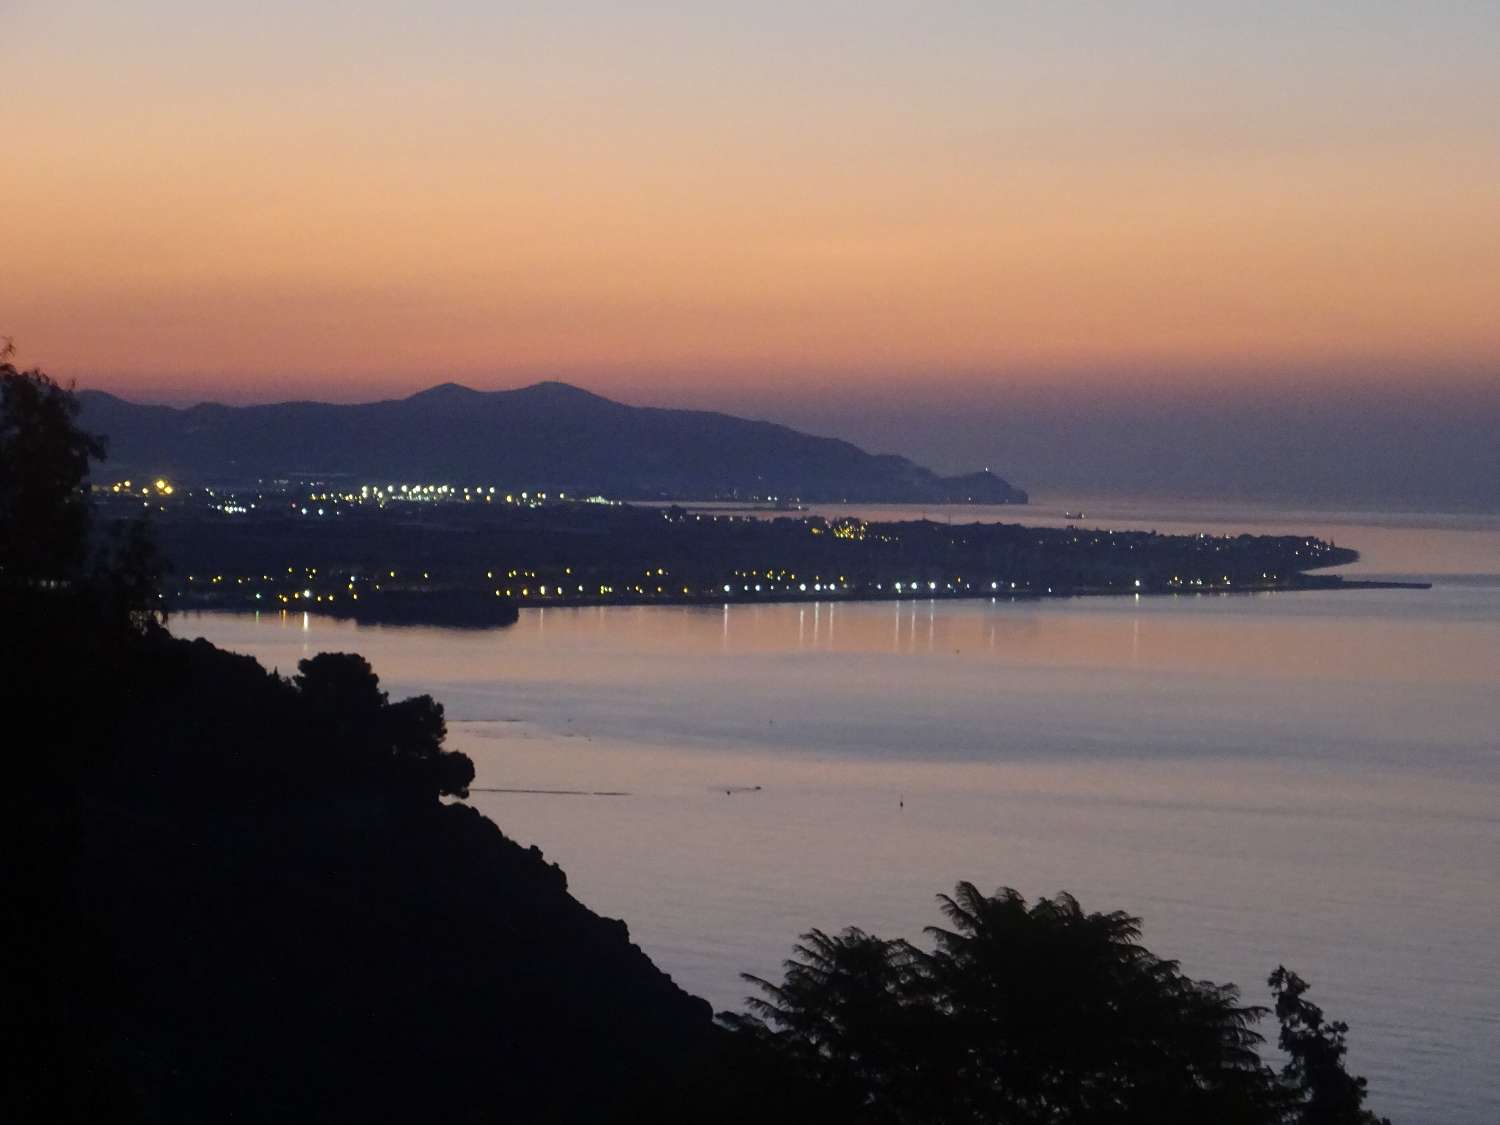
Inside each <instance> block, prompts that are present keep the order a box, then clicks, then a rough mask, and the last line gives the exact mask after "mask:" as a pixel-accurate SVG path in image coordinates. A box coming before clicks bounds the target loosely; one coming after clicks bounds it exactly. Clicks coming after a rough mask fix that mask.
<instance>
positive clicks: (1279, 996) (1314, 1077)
mask: <svg viewBox="0 0 1500 1125" xmlns="http://www.w3.org/2000/svg"><path fill="white" fill-rule="evenodd" d="M1267 983H1268V984H1269V985H1270V986H1271V994H1272V995H1273V996H1275V998H1276V1019H1277V1021H1278V1022H1279V1023H1280V1024H1281V1034H1280V1036H1279V1038H1278V1042H1279V1044H1280V1046H1281V1049H1282V1051H1284V1052H1285V1053H1286V1056H1287V1063H1286V1065H1285V1066H1284V1067H1283V1068H1282V1077H1283V1078H1284V1079H1285V1080H1286V1083H1287V1085H1288V1086H1289V1087H1290V1088H1291V1089H1292V1090H1293V1091H1295V1097H1296V1102H1297V1121H1298V1122H1299V1123H1300V1125H1390V1121H1389V1120H1388V1119H1386V1118H1383V1117H1377V1116H1376V1115H1375V1114H1374V1113H1372V1112H1370V1111H1369V1110H1367V1109H1364V1108H1363V1106H1364V1101H1365V1093H1366V1089H1365V1088H1366V1086H1367V1085H1368V1083H1367V1082H1366V1080H1365V1079H1364V1078H1362V1077H1358V1076H1355V1075H1352V1074H1350V1073H1349V1072H1348V1071H1347V1070H1345V1069H1344V1056H1345V1054H1347V1053H1348V1050H1349V1048H1348V1046H1347V1045H1346V1043H1345V1037H1346V1036H1347V1034H1348V1032H1349V1025H1348V1024H1346V1023H1344V1022H1343V1021H1341V1020H1339V1021H1334V1022H1332V1023H1325V1022H1324V1021H1323V1009H1322V1008H1320V1007H1318V1006H1317V1005H1316V1004H1314V1003H1313V1002H1312V1001H1310V1000H1307V999H1304V996H1305V994H1306V992H1307V988H1308V985H1307V982H1306V981H1305V980H1303V979H1302V978H1301V977H1299V976H1298V975H1297V974H1296V973H1294V972H1292V971H1291V970H1290V969H1288V968H1287V967H1286V966H1285V965H1278V966H1276V971H1275V972H1274V973H1272V974H1271V976H1270V978H1269V980H1268V981H1267Z"/></svg>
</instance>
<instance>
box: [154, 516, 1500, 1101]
mask: <svg viewBox="0 0 1500 1125" xmlns="http://www.w3.org/2000/svg"><path fill="white" fill-rule="evenodd" d="M1067 507H1068V509H1070V510H1072V511H1075V512H1076V511H1080V510H1081V511H1082V512H1083V518H1081V519H1079V520H1077V521H1076V522H1079V523H1081V524H1085V525H1091V526H1103V527H1110V526H1114V527H1147V528H1150V527H1154V528H1156V529H1158V530H1160V531H1163V532H1167V531H1193V532H1196V531H1206V532H1210V533H1230V532H1233V533H1238V532H1240V531H1250V532H1289V533H1299V534H1314V535H1319V536H1322V537H1325V538H1331V539H1333V540H1334V541H1336V542H1337V543H1339V544H1340V545H1344V546H1351V547H1355V548H1357V549H1359V550H1360V551H1361V552H1363V557H1362V559H1361V560H1360V562H1359V563H1357V564H1355V565H1354V566H1352V567H1349V568H1348V572H1349V573H1351V574H1354V575H1358V576H1366V577H1373V576H1385V577H1421V578H1425V579H1429V580H1431V581H1432V582H1433V583H1434V587H1433V588H1432V589H1431V590H1425V591H1415V590H1371V591H1349V592H1309V593H1295V594H1261V595H1232V596H1196V597H1195V596H1190V595H1185V596H1180V597H1161V598H1141V599H1136V598H1087V599H1077V600H1058V601H1043V602H1008V601H996V602H991V601H969V602H929V601H904V602H899V603H890V602H886V603H865V604H848V605H830V604H827V603H822V604H819V603H810V604H806V605H774V606H759V607H755V606H735V607H728V608H723V607H721V608H611V609H603V608H600V609H549V610H540V609H533V610H526V611H523V613H522V616H521V621H520V623H519V625H517V626H515V627H512V628H509V629H504V630H496V631H488V632H457V631H449V630H441V629H422V628H389V627H388V628H369V627H366V628H361V627H356V626H353V625H348V624H339V623H333V622H329V621H327V620H322V619H317V618H313V619H304V618H303V617H301V616H293V617H279V616H269V615H267V616H263V617H260V618H250V617H229V616H218V615H203V616H183V617H180V618H178V619H176V620H175V621H174V622H173V628H174V630H175V631H176V632H178V633H180V634H182V635H184V636H200V635H201V636H206V637H208V638H209V639H210V640H212V641H214V642H215V643H217V644H220V645H223V646H225V647H228V648H232V649H237V650H240V651H243V652H249V653H252V654H254V655H255V656H257V657H259V658H260V659H261V661H262V662H263V663H265V664H266V665H267V666H274V667H279V668H280V670H281V671H282V672H284V673H289V672H291V671H293V670H294V668H295V665H296V662H297V661H298V660H299V659H300V658H302V657H303V656H307V655H310V654H313V653H316V652H319V651H324V650H357V651H359V652H362V653H364V654H365V655H366V656H367V657H368V658H369V659H370V660H371V662H372V663H373V664H374V666H375V668H376V670H377V671H378V672H379V673H380V675H381V677H382V678H383V680H384V681H385V685H386V687H388V688H389V689H390V690H391V691H392V693H393V694H395V695H397V696H400V695H405V694H411V693H415V692H431V693H432V694H433V695H435V696H436V697H438V698H439V699H440V700H442V701H443V702H444V703H445V704H446V706H447V709H448V716H449V721H450V728H449V729H450V732H451V733H450V744H451V745H452V746H454V747H455V748H457V749H460V750H463V751H464V752H466V753H468V754H469V755H471V756H472V757H473V759H474V761H475V763H476V765H477V767H478V773H479V778H478V781H477V783H476V784H477V785H478V786H480V787H484V788H485V789H488V790H499V791H491V792H476V793H475V795H474V797H473V802H474V803H475V804H476V805H477V806H478V807H479V808H480V809H482V810H483V811H484V812H485V813H487V814H488V815H489V816H491V817H492V818H493V819H494V820H495V821H497V822H498V823H499V824H500V825H501V827H502V828H504V829H505V831H506V832H507V833H509V834H510V835H512V836H514V837H516V838H517V839H519V840H521V841H523V842H527V843H536V844H539V845H540V846H541V847H542V848H543V850H544V851H545V852H546V853H547V855H548V856H549V858H551V859H554V860H557V861H558V862H560V863H561V864H562V866H563V868H564V869H565V870H566V871H567V873H568V876H569V879H570V884H571V886H572V889H573V890H574V892H575V893H576V894H577V895H578V896H579V897H580V898H582V899H583V900H584V901H585V902H587V903H588V904H589V905H591V906H592V907H594V908H595V909H596V910H598V911H600V912H601V913H604V914H608V915H613V916H617V917H621V918H624V919H625V920H626V921H627V922H628V923H629V925H630V928H631V932H632V934H633V935H634V937H635V940H636V941H638V942H639V943H640V944H641V946H642V947H643V948H644V949H645V950H646V951H647V952H648V953H649V954H650V955H651V956H652V957H653V958H654V959H655V960H656V961H657V963H658V964H659V965H661V966H662V967H663V968H665V969H666V970H667V971H668V972H670V973H671V974H672V975H673V976H674V977H675V978H676V979H677V980H678V982H679V983H681V984H682V985H683V986H684V987H686V988H688V989H690V990H692V991H694V992H697V993H699V994H701V995H703V996H706V997H708V998H709V999H710V1000H711V1001H713V1003H714V1004H715V1005H716V1006H718V1007H727V1006H737V1004H738V1002H739V1000H740V998H741V997H742V996H743V995H744V993H745V991H746V989H745V986H744V985H743V984H742V983H741V982H740V981H739V980H738V976H737V974H739V973H740V972H754V973H757V974H762V975H775V974H777V972H778V966H779V964H780V961H781V960H782V958H783V957H785V956H786V954H787V952H788V951H789V947H790V945H791V942H792V941H793V939H794V938H795V937H796V935H797V934H798V933H800V932H801V931H803V930H805V929H807V928H809V927H811V926H820V927H823V928H825V929H832V928H838V927H842V926H844V925H859V926H862V927H865V928H867V929H873V930H875V931H877V932H879V933H880V934H882V935H886V936H893V937H894V936H909V937H913V938H915V937H918V936H919V934H920V930H921V927H922V926H924V925H926V924H930V923H934V922H937V921H939V920H940V919H939V916H938V913H937V909H936V906H935V904H934V901H933V896H934V895H935V894H936V893H937V892H939V891H943V890H947V889H950V888H951V886H952V884H953V883H954V882H955V881H956V880H959V879H968V880H971V881H973V882H975V883H977V884H979V885H980V886H981V887H984V888H993V887H998V886H1002V885H1003V886H1014V887H1016V888H1018V889H1020V890H1021V891H1023V892H1024V893H1026V894H1027V895H1028V896H1032V895H1038V894H1049V893H1052V892H1055V891H1057V890H1068V891H1071V892H1073V893H1074V894H1076V895H1077V896H1078V897H1079V898H1080V899H1081V900H1082V902H1083V904H1084V906H1085V907H1087V908H1091V909H1098V910H1106V909H1116V908H1123V909H1128V910H1130V911H1132V912H1134V913H1137V914H1140V915H1142V916H1143V917H1144V919H1145V924H1146V941H1147V944H1149V945H1150V946H1151V948H1153V949H1154V950H1156V951H1157V952H1159V953H1162V954H1164V955H1167V956H1171V957H1175V958H1178V959H1180V960H1181V962H1182V963H1183V965H1184V967H1185V969H1186V970H1187V971H1189V972H1190V973H1192V974H1194V975H1197V976H1203V977H1210V978H1213V979H1216V980H1233V981H1236V982H1238V983H1240V984H1241V985H1242V986H1243V987H1244V990H1245V993H1246V997H1247V999H1249V1000H1252V1001H1255V1002H1263V1001H1265V1000H1266V999H1267V994H1266V990H1265V988H1264V981H1265V977H1266V976H1267V974H1268V973H1269V972H1270V971H1271V970H1272V969H1274V968H1275V967H1276V966H1277V965H1278V964H1281V963H1285V964H1286V965H1288V966H1290V967H1292V968H1294V969H1296V971H1298V972H1299V973H1301V974H1302V975H1303V976H1304V977H1307V978H1308V979H1309V980H1310V981H1312V983H1313V993H1312V997H1313V999H1315V1000H1316V1001H1317V1002H1318V1003H1320V1004H1322V1005H1323V1006H1324V1008H1325V1009H1326V1010H1327V1012H1328V1013H1329V1014H1330V1015H1331V1016H1333V1017H1336V1018H1343V1019H1346V1020H1348V1021H1349V1023H1350V1025H1351V1028H1352V1031H1351V1040H1352V1045H1351V1049H1350V1057H1351V1063H1352V1066H1353V1067H1354V1068H1355V1069H1357V1070H1359V1071H1361V1072H1363V1073H1366V1074H1368V1075H1369V1077H1370V1084H1371V1089H1372V1095H1371V1104H1372V1105H1373V1107H1374V1108H1375V1109H1377V1110H1378V1111H1380V1112H1382V1113H1386V1114H1389V1115H1391V1116H1392V1117H1393V1118H1394V1119H1395V1120H1396V1121H1397V1122H1398V1123H1400V1122H1405V1123H1407V1125H1494V1123H1495V1122H1496V1121H1500V1067H1497V1066H1496V1060H1497V1059H1500V940H1497V930H1500V517H1494V516H1433V515H1415V514H1400V513H1333V512H1316V511H1285V510H1275V509H1271V508H1265V509H1248V508H1244V507H1239V508H1234V509H1231V508H1226V507H1220V506H1212V505H1190V504H1180V503H1177V504H1169V503H1132V504H1125V503H1120V502H1111V503H1090V502H1087V501H1081V502H1080V501H1075V502H1072V503H1070V504H1069V505H1068V506H1067ZM825 510H827V511H829V512H830V514H839V513H841V512H842V511H844V510H843V509H825ZM849 510H850V511H857V512H858V514H863V515H867V516H896V517H900V518H913V517H914V516H919V515H920V514H921V512H920V510H919V509H870V508H860V509H849ZM1063 512H1064V509H1063V507H1056V508H1054V507H1050V506H1047V505H1036V506H1033V507H1031V508H1030V509H1027V510H1024V511H1017V510H1015V509H933V510H932V511H931V512H929V513H928V514H929V515H930V516H931V517H932V518H937V519H943V520H947V519H949V518H950V517H951V518H952V519H953V521H954V522H963V521H966V520H970V519H975V518H981V519H985V518H989V519H1003V520H1009V521H1014V520H1016V519H1017V518H1021V519H1023V520H1024V521H1026V522H1033V523H1061V522H1065V518H1066V517H1064V515H1063ZM504 790H550V791H553V792H550V793H543V792H506V791H504ZM1267 1030H1269V1028H1268V1029H1267Z"/></svg>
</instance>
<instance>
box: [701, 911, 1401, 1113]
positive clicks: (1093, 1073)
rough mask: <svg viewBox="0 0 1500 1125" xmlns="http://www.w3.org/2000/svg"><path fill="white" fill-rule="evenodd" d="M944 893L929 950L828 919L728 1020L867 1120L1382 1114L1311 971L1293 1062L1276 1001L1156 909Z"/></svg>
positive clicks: (1290, 998)
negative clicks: (1361, 1107)
mask: <svg viewBox="0 0 1500 1125" xmlns="http://www.w3.org/2000/svg"><path fill="white" fill-rule="evenodd" d="M939 902H940V904H941V907H942V911H943V914H944V915H945V917H946V919H947V923H948V925H947V926H946V927H939V926H932V927H928V929H927V931H926V932H927V934H928V936H929V938H930V939H931V942H932V948H931V949H930V950H923V949H920V948H917V947H915V946H912V945H910V944H908V943H906V942H902V941H887V940H884V939H882V938H879V937H876V936H874V935H872V934H869V933H866V932H864V931H862V930H857V929H849V930H845V931H844V932H843V933H842V934H839V935H835V936H830V935H828V934H826V933H824V932H822V931H820V930H813V931H811V932H809V933H808V934H806V935H804V937H803V939H802V941H801V942H799V943H798V944H797V945H796V946H795V947H794V955H793V957H792V958H791V959H790V960H788V961H787V962H786V972H785V976H784V978H783V980H782V982H781V983H780V984H776V983H772V982H770V981H766V980H763V979H761V978H758V977H753V976H747V977H746V978H745V979H746V980H748V981H749V982H750V983H751V984H753V985H755V986H756V988H757V989H758V991H759V993H760V994H759V995H757V996H752V997H751V998H749V999H748V1000H747V1002H746V1003H747V1009H748V1010H747V1011H746V1012H745V1013H724V1014H721V1015H720V1017H719V1019H720V1022H721V1023H722V1024H724V1025H725V1026H727V1027H729V1028H730V1029H731V1030H732V1031H734V1032H736V1033H737V1034H738V1036H739V1037H740V1038H742V1039H743V1040H745V1041H746V1043H747V1044H748V1045H749V1047H750V1048H751V1049H753V1050H755V1051H759V1052H760V1053H762V1054H763V1055H766V1056H769V1057H774V1058H776V1059H778V1060H780V1061H781V1062H782V1063H784V1064H785V1065H786V1066H788V1067H789V1068H791V1069H792V1070H793V1071H795V1072H796V1073H798V1074H799V1075H800V1076H801V1077H802V1079H803V1080H804V1081H805V1082H806V1083H807V1084H809V1085H811V1086H815V1087H817V1088H818V1089H820V1090H822V1091H823V1092H824V1095H825V1097H827V1098H828V1099H830V1100H832V1101H833V1102H834V1103H836V1104H837V1106H838V1108H837V1109H836V1110H834V1111H833V1113H834V1114H835V1115H836V1116H840V1117H842V1118H844V1119H848V1120H856V1119H857V1120H867V1121H874V1122H900V1123H918V1122H922V1123H925V1122H1003V1123H1017V1125H1022V1123H1024V1125H1041V1123H1044V1122H1045V1123H1048V1125H1068V1123H1074V1122H1077V1123H1085V1122H1088V1123H1094V1122H1102V1123H1120V1125H1127V1123H1129V1125H1133V1123H1137V1122H1139V1123H1141V1125H1145V1123H1148V1122H1150V1123H1172V1122H1183V1123H1188V1122H1204V1121H1214V1122H1226V1123H1234V1122H1243V1123H1247V1125H1250V1123H1254V1125H1294V1123H1295V1125H1335V1123H1337V1125H1344V1123H1345V1122H1348V1123H1350V1125H1357V1123H1363V1122H1369V1123H1371V1125H1374V1123H1375V1121H1376V1119H1375V1118H1373V1117H1363V1116H1347V1113H1348V1112H1351V1108H1350V1107H1352V1110H1357V1108H1358V1104H1359V1099H1358V1098H1353V1097H1352V1095H1351V1091H1357V1092H1358V1095H1359V1098H1362V1097H1363V1090H1364V1082H1363V1079H1357V1078H1352V1077H1351V1076H1349V1075H1348V1074H1347V1073H1346V1072H1345V1071H1344V1069H1343V1062H1342V1055H1343V1040H1342V1035H1343V1031H1344V1028H1343V1026H1342V1025H1324V1024H1322V1023H1321V1013H1319V1012H1317V1010H1316V1009H1311V1011H1309V1010H1308V1006H1307V1005H1306V1003H1305V1001H1301V1000H1300V992H1298V991H1297V990H1296V988H1295V985H1294V986H1293V987H1291V988H1290V989H1288V988H1283V989H1282V990H1281V991H1279V992H1278V1003H1279V1011H1281V1010H1282V1009H1283V1008H1284V1009H1285V1012H1286V1014H1284V1015H1283V1022H1284V1026H1285V1021H1286V1020H1287V1019H1289V1018H1290V1019H1292V1020H1294V1022H1295V1026H1296V1028H1297V1030H1298V1033H1299V1034H1300V1035H1303V1036H1305V1037H1310V1038H1304V1039H1301V1040H1297V1041H1296V1042H1290V1043H1289V1041H1288V1039H1287V1034H1286V1032H1285V1031H1284V1032H1283V1039H1282V1044H1283V1047H1284V1048H1286V1049H1288V1051H1289V1053H1291V1055H1292V1057H1293V1063H1292V1064H1290V1065H1289V1067H1288V1069H1287V1071H1286V1073H1285V1074H1284V1075H1283V1076H1278V1075H1277V1074H1276V1073H1275V1072H1274V1071H1273V1070H1272V1069H1271V1068H1270V1067H1269V1066H1267V1065H1266V1064H1265V1063H1264V1062H1263V1061H1262V1060H1261V1058H1260V1055H1259V1053H1258V1050H1257V1049H1258V1048H1259V1046H1260V1045H1261V1043H1262V1041H1263V1040H1262V1037H1261V1035H1260V1034H1259V1033H1258V1032H1257V1031H1256V1030H1255V1027H1254V1025H1255V1024H1256V1022H1257V1021H1258V1020H1259V1019H1260V1018H1261V1017H1262V1016H1263V1015H1264V1014H1265V1009H1263V1008H1259V1007H1254V1006H1247V1005H1243V1004H1241V1003H1240V996H1239V991H1238V990H1237V989H1236V988H1235V987H1234V986H1232V985H1222V984H1215V983H1213V982H1211V981H1197V980H1192V979H1189V978H1188V977H1186V976H1184V975H1183V974H1182V972H1181V971H1180V969H1179V967H1178V965H1177V964H1176V963H1175V962H1173V961H1167V960H1163V959H1162V958H1159V957H1157V956H1156V955H1155V954H1153V953H1152V952H1150V951H1149V950H1148V949H1146V948H1145V947H1144V946H1142V945H1141V944H1140V941H1139V938H1140V933H1141V931H1140V920H1139V919H1137V918H1134V917H1132V916H1130V915H1128V914H1124V913H1121V912H1118V911H1116V912H1112V913H1087V912H1085V911H1084V910H1083V909H1082V907H1081V906H1080V905H1079V904H1078V902H1077V901H1076V900H1075V899H1074V898H1073V897H1072V896H1071V895H1067V894H1060V895H1058V896H1057V897H1056V898H1052V899H1048V898H1040V899H1038V900H1036V902H1034V903H1032V904H1030V905H1028V904H1027V902H1026V901H1025V899H1024V898H1023V897H1022V896H1021V895H1020V894H1019V893H1017V892H1016V891H1014V890H1011V889H1009V888H1002V889H1001V890H999V891H997V892H996V893H995V894H993V895H984V894H982V893H981V892H980V891H979V890H978V889H977V888H976V887H975V886H974V885H973V884H972V883H960V884H959V885H958V886H957V888H956V889H955V891H954V893H953V894H952V895H951V896H949V895H941V896H939ZM1290 979H1291V981H1293V982H1296V978H1294V977H1292V978H1290ZM1296 983H1300V982H1296ZM1288 1005H1290V1007H1288ZM1299 1059H1301V1060H1315V1062H1309V1061H1304V1062H1302V1063H1299V1061H1298V1060H1299ZM1340 1099H1342V1100H1340ZM1335 1104H1337V1106H1339V1107H1343V1108H1339V1109H1336V1110H1327V1109H1324V1108H1323V1107H1324V1106H1325V1105H1327V1106H1333V1105H1335ZM1330 1113H1332V1114H1333V1115H1329V1114H1330ZM1338 1113H1345V1114H1346V1115H1345V1116H1338V1115H1337V1114H1338Z"/></svg>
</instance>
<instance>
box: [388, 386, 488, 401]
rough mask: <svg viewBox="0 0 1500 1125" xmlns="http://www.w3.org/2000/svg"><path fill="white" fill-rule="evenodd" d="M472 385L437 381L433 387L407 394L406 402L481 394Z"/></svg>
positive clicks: (468, 396)
mask: <svg viewBox="0 0 1500 1125" xmlns="http://www.w3.org/2000/svg"><path fill="white" fill-rule="evenodd" d="M481 393H482V392H480V391H476V390H475V389H474V388H473V387H466V386H464V385H463V384H462V383H439V384H438V385H437V386H435V387H428V388H427V389H426V390H425V391H418V392H417V393H416V394H414V395H407V396H406V400H405V401H407V402H430V401H433V400H442V399H454V398H470V397H472V396H474V395H478V394H481Z"/></svg>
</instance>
